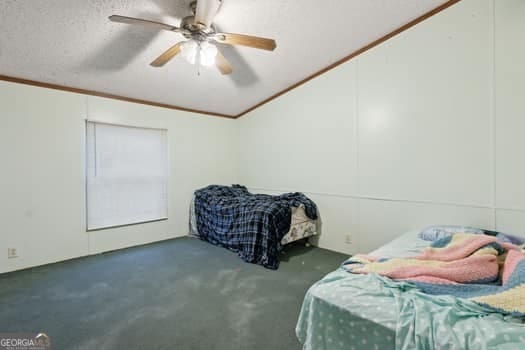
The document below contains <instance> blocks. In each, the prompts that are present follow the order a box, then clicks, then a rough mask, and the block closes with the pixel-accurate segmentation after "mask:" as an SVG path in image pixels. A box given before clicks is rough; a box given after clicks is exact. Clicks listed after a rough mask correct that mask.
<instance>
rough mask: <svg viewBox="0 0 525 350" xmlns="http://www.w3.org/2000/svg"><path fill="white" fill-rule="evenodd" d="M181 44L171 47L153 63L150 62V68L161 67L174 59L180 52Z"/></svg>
mask: <svg viewBox="0 0 525 350" xmlns="http://www.w3.org/2000/svg"><path fill="white" fill-rule="evenodd" d="M183 42H184V41H181V42H178V43H176V44H175V45H173V46H172V47H170V48H169V49H168V50H166V52H164V53H163V54H162V55H160V56H159V57H157V59H155V61H153V62H151V63H150V65H151V66H152V67H162V66H163V65H165V64H166V63H168V62H169V61H170V60H171V59H172V58H173V57H175V56H176V55H177V54H178V53H179V52H180V46H181V45H182V43H183Z"/></svg>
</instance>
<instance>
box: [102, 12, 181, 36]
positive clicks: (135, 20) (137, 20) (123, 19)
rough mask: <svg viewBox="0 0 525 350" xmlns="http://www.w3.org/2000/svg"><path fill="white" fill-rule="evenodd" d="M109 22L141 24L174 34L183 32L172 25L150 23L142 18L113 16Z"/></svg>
mask: <svg viewBox="0 0 525 350" xmlns="http://www.w3.org/2000/svg"><path fill="white" fill-rule="evenodd" d="M109 20H110V21H112V22H117V23H125V24H139V25H142V26H146V27H150V28H154V29H164V30H169V31H172V32H179V31H181V29H180V28H178V27H175V26H172V25H169V24H165V23H160V22H155V21H149V20H147V19H140V18H134V17H126V16H119V15H112V16H109Z"/></svg>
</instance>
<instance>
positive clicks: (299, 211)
mask: <svg viewBox="0 0 525 350" xmlns="http://www.w3.org/2000/svg"><path fill="white" fill-rule="evenodd" d="M291 215H292V217H291V224H290V230H289V231H288V232H287V233H286V234H285V235H284V236H283V238H282V240H281V244H282V245H286V244H289V243H292V242H295V241H298V240H301V239H303V238H308V237H311V236H315V235H316V234H317V220H312V219H310V218H309V217H308V216H307V215H306V212H305V211H304V206H303V205H301V206H299V207H292V214H291ZM190 234H191V235H192V236H196V237H198V236H199V232H198V230H197V222H196V221H195V203H194V199H192V201H191V205H190Z"/></svg>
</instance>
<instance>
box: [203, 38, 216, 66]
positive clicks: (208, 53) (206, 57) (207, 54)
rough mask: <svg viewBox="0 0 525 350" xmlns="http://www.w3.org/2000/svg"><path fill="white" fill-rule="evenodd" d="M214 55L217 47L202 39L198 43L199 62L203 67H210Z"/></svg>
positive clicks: (213, 61) (213, 62) (212, 63)
mask: <svg viewBox="0 0 525 350" xmlns="http://www.w3.org/2000/svg"><path fill="white" fill-rule="evenodd" d="M215 57H217V47H216V46H215V45H212V44H210V43H209V42H207V41H204V42H202V43H201V44H200V63H201V64H202V65H203V66H205V67H210V66H213V65H214V64H215Z"/></svg>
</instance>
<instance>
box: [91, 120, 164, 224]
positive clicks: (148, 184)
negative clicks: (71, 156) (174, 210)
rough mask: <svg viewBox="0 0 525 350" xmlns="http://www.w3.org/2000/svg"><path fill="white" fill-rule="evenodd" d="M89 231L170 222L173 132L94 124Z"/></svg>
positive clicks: (92, 130)
mask: <svg viewBox="0 0 525 350" xmlns="http://www.w3.org/2000/svg"><path fill="white" fill-rule="evenodd" d="M86 127H87V130H86V149H87V152H86V153H87V154H86V163H87V164H86V181H87V186H86V187H87V193H86V196H87V198H86V201H87V206H86V208H87V214H86V217H87V218H86V220H87V229H88V230H97V229H102V228H109V227H115V226H122V225H130V224H137V223H143V222H148V221H155V220H162V219H166V218H167V216H168V151H167V132H166V130H161V129H145V128H136V127H128V126H118V125H111V124H104V123H96V122H91V121H88V122H87V124H86Z"/></svg>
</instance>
